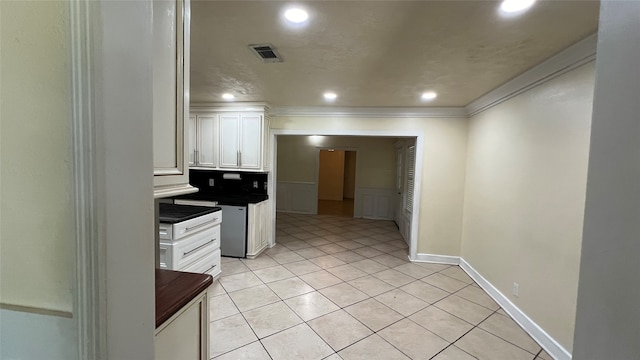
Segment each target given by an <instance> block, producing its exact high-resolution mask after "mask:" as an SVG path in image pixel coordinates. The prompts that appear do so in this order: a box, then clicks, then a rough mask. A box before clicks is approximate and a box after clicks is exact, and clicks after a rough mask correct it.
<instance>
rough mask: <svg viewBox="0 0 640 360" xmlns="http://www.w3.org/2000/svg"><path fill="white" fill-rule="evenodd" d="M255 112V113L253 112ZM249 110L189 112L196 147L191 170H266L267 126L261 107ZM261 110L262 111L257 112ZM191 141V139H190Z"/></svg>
mask: <svg viewBox="0 0 640 360" xmlns="http://www.w3.org/2000/svg"><path fill="white" fill-rule="evenodd" d="M254 109H255V111H253V110H254ZM251 110H252V111H235V109H233V108H231V109H230V108H224V107H200V108H197V109H193V108H192V109H191V116H192V118H195V124H196V125H195V127H196V129H197V130H196V132H195V136H196V140H195V143H196V146H195V147H192V148H190V149H192V150H191V151H193V152H194V153H195V155H194V157H195V159H196V161H195V163H190V164H189V165H190V166H191V167H193V168H214V169H222V170H223V169H235V170H246V171H266V170H268V167H267V164H268V162H267V153H268V151H267V148H266V144H267V136H268V129H269V124H268V122H267V119H266V116H265V113H266V112H265V110H266V108H265V107H264V106H254V107H253V108H252V109H251ZM259 110H262V111H259ZM191 141H194V140H191Z"/></svg>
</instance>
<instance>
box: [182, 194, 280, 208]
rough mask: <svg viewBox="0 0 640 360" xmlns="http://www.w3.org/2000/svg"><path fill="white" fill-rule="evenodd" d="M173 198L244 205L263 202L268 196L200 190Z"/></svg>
mask: <svg viewBox="0 0 640 360" xmlns="http://www.w3.org/2000/svg"><path fill="white" fill-rule="evenodd" d="M174 199H185V200H203V201H217V202H218V205H236V206H246V205H248V204H257V203H259V202H263V201H265V200H267V199H269V196H268V195H260V194H239V195H228V194H215V193H207V192H203V191H200V192H197V193H193V194H187V195H181V196H176V197H175V198H174Z"/></svg>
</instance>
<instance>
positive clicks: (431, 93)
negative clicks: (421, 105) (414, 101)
mask: <svg viewBox="0 0 640 360" xmlns="http://www.w3.org/2000/svg"><path fill="white" fill-rule="evenodd" d="M437 97H438V94H436V92H435V91H427V92H425V93H422V100H426V101H429V100H433V99H435V98H437Z"/></svg>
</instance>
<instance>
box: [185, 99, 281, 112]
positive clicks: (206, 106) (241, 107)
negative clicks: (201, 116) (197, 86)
mask: <svg viewBox="0 0 640 360" xmlns="http://www.w3.org/2000/svg"><path fill="white" fill-rule="evenodd" d="M189 109H190V110H191V111H267V110H269V109H270V107H269V104H268V103H266V102H248V101H247V102H202V103H191V104H190V105H189Z"/></svg>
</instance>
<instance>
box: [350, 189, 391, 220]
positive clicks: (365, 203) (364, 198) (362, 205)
mask: <svg viewBox="0 0 640 360" xmlns="http://www.w3.org/2000/svg"><path fill="white" fill-rule="evenodd" d="M394 196H395V189H377V188H356V193H355V203H354V217H357V218H365V219H379V220H393V211H394V207H395V205H394V203H393V202H394V199H395V197H394Z"/></svg>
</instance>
